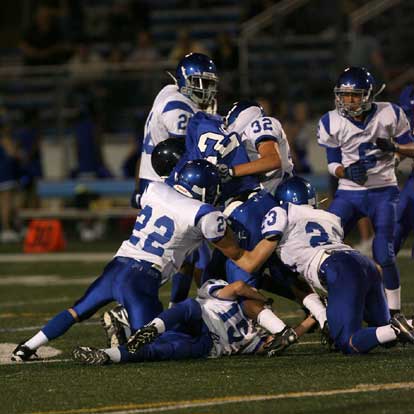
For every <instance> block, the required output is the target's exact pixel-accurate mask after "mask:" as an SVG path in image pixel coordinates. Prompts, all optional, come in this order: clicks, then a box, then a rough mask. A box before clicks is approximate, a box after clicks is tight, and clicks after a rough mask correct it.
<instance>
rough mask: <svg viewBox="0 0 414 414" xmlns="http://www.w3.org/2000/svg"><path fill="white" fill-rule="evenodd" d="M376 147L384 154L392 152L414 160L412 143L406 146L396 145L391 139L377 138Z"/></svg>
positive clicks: (413, 143)
mask: <svg viewBox="0 0 414 414" xmlns="http://www.w3.org/2000/svg"><path fill="white" fill-rule="evenodd" d="M376 145H377V147H378V148H379V149H380V150H381V151H384V152H394V153H396V154H399V155H403V156H404V157H410V158H414V142H410V143H408V144H398V143H397V142H394V141H393V140H391V139H387V138H378V139H377V141H376Z"/></svg>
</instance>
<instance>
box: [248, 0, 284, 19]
mask: <svg viewBox="0 0 414 414" xmlns="http://www.w3.org/2000/svg"><path fill="white" fill-rule="evenodd" d="M276 1H277V0H248V1H247V2H246V7H245V16H244V20H249V19H251V18H253V17H255V16H257V15H258V14H260V13H262V12H264V11H265V10H266V9H268V8H269V7H272V6H274V5H275V4H276Z"/></svg>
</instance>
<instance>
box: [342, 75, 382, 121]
mask: <svg viewBox="0 0 414 414" xmlns="http://www.w3.org/2000/svg"><path fill="white" fill-rule="evenodd" d="M374 86H375V79H374V77H373V76H372V75H371V74H370V73H369V72H368V70H367V69H365V68H359V67H349V68H346V69H345V70H344V71H343V72H342V74H341V75H340V76H339V78H338V81H337V82H336V86H335V88H334V94H335V105H336V109H337V110H338V112H339V113H340V114H341V115H342V116H347V115H349V116H352V117H354V116H359V115H361V114H362V113H363V112H365V111H369V110H370V109H371V106H372V102H373V101H374V98H375V96H376V95H378V93H380V92H381V91H382V90H383V88H385V85H383V87H382V89H381V90H380V91H379V92H378V93H377V94H374ZM350 93H351V94H355V95H359V96H360V97H361V104H360V105H359V107H358V108H353V105H354V104H351V103H345V102H344V95H345V94H350Z"/></svg>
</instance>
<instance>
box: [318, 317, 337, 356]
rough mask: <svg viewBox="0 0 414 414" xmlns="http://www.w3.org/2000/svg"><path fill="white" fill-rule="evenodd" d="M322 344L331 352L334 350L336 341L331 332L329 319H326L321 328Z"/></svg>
mask: <svg viewBox="0 0 414 414" xmlns="http://www.w3.org/2000/svg"><path fill="white" fill-rule="evenodd" d="M321 345H322V346H324V347H326V348H327V349H328V351H329V352H331V351H333V350H334V341H333V339H332V338H331V335H330V333H329V326H328V321H325V323H324V325H323V328H322V329H321Z"/></svg>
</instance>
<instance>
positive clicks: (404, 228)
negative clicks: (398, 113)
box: [377, 85, 414, 257]
mask: <svg viewBox="0 0 414 414" xmlns="http://www.w3.org/2000/svg"><path fill="white" fill-rule="evenodd" d="M400 105H401V108H402V109H403V110H404V112H405V114H406V115H407V118H408V120H409V122H410V127H411V133H412V134H413V133H414V86H413V85H408V86H406V87H405V88H404V89H403V91H402V92H401V95H400ZM377 146H378V148H380V149H381V150H382V151H384V152H391V153H393V152H394V153H396V154H397V155H400V157H401V158H404V157H411V158H414V149H413V144H402V145H399V144H396V143H395V142H393V141H392V140H388V139H387V140H385V139H383V138H379V139H378V140H377ZM413 230H414V168H413V170H412V171H411V174H410V176H409V177H408V179H407V181H406V183H405V185H404V188H403V189H402V190H401V194H400V201H399V203H398V207H397V230H396V233H395V241H394V251H395V254H398V252H399V251H400V249H401V246H402V244H403V243H404V241H405V240H406V239H407V237H408V235H409V234H410V232H411V231H413ZM412 255H413V257H414V246H413V249H412Z"/></svg>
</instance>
